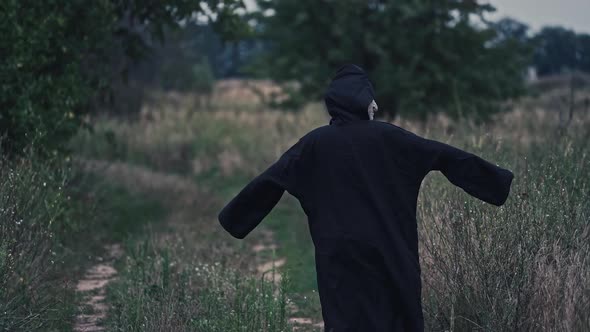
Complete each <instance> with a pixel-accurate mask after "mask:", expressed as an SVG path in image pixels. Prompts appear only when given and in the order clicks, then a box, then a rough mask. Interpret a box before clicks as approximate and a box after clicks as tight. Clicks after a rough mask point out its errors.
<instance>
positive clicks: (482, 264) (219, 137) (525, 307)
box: [76, 91, 590, 331]
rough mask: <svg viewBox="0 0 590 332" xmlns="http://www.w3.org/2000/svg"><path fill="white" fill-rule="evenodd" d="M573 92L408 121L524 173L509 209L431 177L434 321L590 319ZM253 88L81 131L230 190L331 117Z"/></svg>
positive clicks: (584, 172) (580, 325)
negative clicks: (483, 118) (230, 99)
mask: <svg viewBox="0 0 590 332" xmlns="http://www.w3.org/2000/svg"><path fill="white" fill-rule="evenodd" d="M564 93H567V91H561V92H554V93H553V94H547V95H543V96H540V97H539V98H527V99H524V100H521V101H519V102H515V103H512V104H511V105H508V106H510V107H511V108H512V111H510V112H508V113H504V114H501V115H498V116H497V117H495V118H494V121H493V122H490V123H486V124H476V123H474V122H472V121H468V120H459V121H455V120H451V119H448V118H446V117H444V116H436V117H432V118H431V119H429V121H428V122H427V123H426V124H420V123H415V122H412V121H408V120H405V119H398V120H396V124H399V125H401V126H402V127H404V128H407V129H410V130H412V131H415V132H416V133H418V134H421V135H424V136H427V137H430V138H435V139H438V140H441V141H445V142H448V143H451V144H453V145H456V146H459V147H462V148H464V149H466V150H469V151H472V152H474V153H478V154H480V155H482V156H483V157H484V158H486V159H489V160H493V161H494V162H496V163H498V164H500V165H503V166H506V167H508V168H510V169H512V170H513V171H514V172H515V175H516V178H515V182H514V185H513V188H512V195H511V197H510V199H509V201H508V202H507V204H506V205H505V206H503V207H502V208H494V207H491V206H488V205H485V204H484V203H481V202H479V201H476V200H474V199H472V198H468V197H467V195H466V194H464V193H462V192H460V190H458V189H456V188H454V187H452V186H451V185H450V184H448V183H447V182H446V181H445V179H444V178H443V177H442V176H439V175H434V174H433V175H431V176H429V177H428V178H427V179H426V181H425V183H424V186H423V188H422V193H421V196H420V204H419V208H418V213H419V221H420V224H419V229H420V238H421V249H420V250H421V257H422V267H423V281H424V291H423V299H424V310H425V318H426V323H427V326H428V328H429V329H430V330H450V331H471V330H486V331H498V330H501V331H504V330H519V331H520V330H531V331H533V330H534V331H538V330H547V331H561V330H567V331H570V330H585V329H589V328H590V318H589V315H588V312H590V289H589V287H590V259H589V258H588V257H590V239H589V233H590V226H589V223H588V222H589V220H590V198H589V197H588V192H589V188H590V177H589V175H588V174H590V159H589V154H590V147H589V146H588V141H589V140H590V132H589V131H588V129H587V128H589V127H590V126H589V124H590V114H589V112H587V111H586V110H585V109H584V100H585V98H587V97H588V96H590V92H589V91H580V92H578V94H577V96H578V97H577V98H578V102H577V105H578V106H577V111H576V113H575V114H574V119H573V121H572V122H571V123H570V124H569V126H567V127H566V128H564V127H560V115H559V112H558V110H557V109H556V106H555V105H556V104H555V101H556V100H558V101H559V100H563V98H562V97H563V94H564ZM242 97H243V96H242ZM250 98H251V97H248V96H246V97H244V99H245V100H244V99H240V98H237V97H236V99H238V100H239V101H238V102H237V104H238V105H242V107H241V108H233V107H227V108H223V109H216V110H215V111H198V110H195V109H193V108H192V107H191V106H190V103H189V102H185V103H183V102H182V101H180V102H177V103H176V104H174V106H169V105H166V104H162V103H160V104H154V105H151V106H146V107H145V108H144V109H143V110H142V113H141V116H140V118H139V119H138V120H137V121H134V122H124V123H122V122H120V120H117V119H108V118H103V119H96V122H95V123H94V125H95V129H96V132H97V133H98V134H97V135H94V136H88V135H85V134H81V136H80V137H78V138H77V140H76V145H77V147H76V148H77V150H78V151H80V153H82V154H85V155H86V156H89V157H92V158H103V159H114V160H123V161H131V162H133V163H137V164H143V165H147V166H148V167H150V168H152V169H155V170H159V171H166V172H176V173H181V174H184V175H185V176H189V177H193V178H196V179H197V181H198V183H199V184H201V185H203V186H208V187H209V188H210V189H211V190H212V192H214V193H216V194H217V195H220V196H221V197H227V196H228V195H231V194H232V193H234V192H235V190H237V189H239V188H240V186H241V185H243V184H244V183H245V181H246V179H249V178H251V176H253V175H255V174H257V172H259V171H261V170H263V169H264V168H266V167H267V166H268V164H269V163H270V162H272V161H273V160H275V159H276V158H277V157H278V156H279V155H280V154H281V153H282V152H283V151H285V149H286V148H287V147H288V146H290V145H291V144H293V143H294V142H295V141H296V140H297V139H298V138H299V137H301V136H302V135H303V134H305V133H306V132H308V131H309V130H311V129H313V128H315V127H317V126H320V125H323V124H325V123H326V122H327V118H326V115H325V111H324V109H323V106H321V105H318V104H312V105H309V106H308V107H307V108H305V109H304V110H302V111H300V112H297V113H284V112H278V111H274V110H269V109H266V108H265V107H264V106H262V105H260V104H258V101H255V102H250V103H247V102H246V100H249V99H250ZM180 100H182V98H180ZM244 104H245V105H244ZM561 112H563V110H561ZM434 197H436V199H434ZM285 218H287V217H285ZM290 221H291V220H290ZM281 224H284V225H285V226H284V227H292V226H289V225H291V223H289V222H284V223H281ZM183 243H187V242H183ZM209 243H211V242H209ZM211 245H212V244H211ZM232 245H235V244H232ZM312 272H313V271H312ZM312 272H310V274H309V275H307V276H306V277H307V278H313V277H314V276H313V275H311V273H312ZM294 282H297V280H294Z"/></svg>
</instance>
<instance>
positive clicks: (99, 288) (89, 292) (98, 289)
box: [74, 244, 123, 332]
mask: <svg viewBox="0 0 590 332" xmlns="http://www.w3.org/2000/svg"><path fill="white" fill-rule="evenodd" d="M105 252H106V257H105V258H102V257H100V258H99V259H98V262H97V263H96V264H95V265H93V266H91V267H90V268H88V269H87V270H86V272H85V274H84V277H83V278H82V279H80V280H79V281H78V284H77V285H76V292H77V293H79V294H81V295H82V303H80V307H79V312H80V313H79V314H78V315H77V316H76V321H75V324H74V331H76V332H91V331H104V327H102V326H100V321H101V320H103V319H104V318H105V317H106V315H107V311H108V306H107V304H106V303H105V297H106V287H107V285H108V284H109V283H110V282H111V281H113V280H114V278H115V277H116V275H117V270H115V268H114V267H113V262H114V261H115V260H116V259H118V258H120V257H121V256H122V254H123V250H122V249H121V245H119V244H112V245H108V246H105Z"/></svg>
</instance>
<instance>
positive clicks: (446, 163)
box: [407, 132, 514, 206]
mask: <svg viewBox="0 0 590 332" xmlns="http://www.w3.org/2000/svg"><path fill="white" fill-rule="evenodd" d="M407 138H408V139H409V141H410V142H411V145H412V146H413V147H415V148H416V150H415V151H416V153H417V154H418V157H417V158H416V160H417V161H418V163H419V164H420V165H421V166H422V170H423V174H424V175H425V174H426V173H428V172H429V171H431V170H437V171H440V172H442V173H443V174H444V176H445V177H446V178H447V179H448V180H449V181H450V182H451V183H453V184H454V185H456V186H458V187H460V188H461V189H463V190H464V191H465V192H467V193H468V194H470V195H471V196H474V197H476V198H478V199H481V200H483V201H485V202H487V203H490V204H494V205H496V206H500V205H502V204H504V202H506V199H507V198H508V195H509V193H510V186H511V184H512V179H513V178H514V175H513V174H512V172H511V171H509V170H507V169H504V168H502V167H499V166H496V165H494V164H492V163H490V162H488V161H486V160H484V159H482V158H480V157H478V156H476V155H474V154H472V153H469V152H466V151H463V150H461V149H457V148H455V147H453V146H450V145H448V144H444V143H441V142H438V141H434V140H429V139H425V138H422V137H419V136H417V135H414V134H411V133H409V132H408V136H407Z"/></svg>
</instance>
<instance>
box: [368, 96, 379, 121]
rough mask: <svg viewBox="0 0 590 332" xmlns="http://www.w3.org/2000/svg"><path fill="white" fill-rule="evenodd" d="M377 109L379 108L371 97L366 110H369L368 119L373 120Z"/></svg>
mask: <svg viewBox="0 0 590 332" xmlns="http://www.w3.org/2000/svg"><path fill="white" fill-rule="evenodd" d="M378 109H379V107H378V106H377V103H376V102H375V100H374V99H373V101H372V102H371V103H370V104H369V109H368V110H367V111H368V112H369V119H370V120H373V118H374V117H375V112H377V110H378Z"/></svg>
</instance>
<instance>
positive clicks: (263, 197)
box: [218, 140, 304, 239]
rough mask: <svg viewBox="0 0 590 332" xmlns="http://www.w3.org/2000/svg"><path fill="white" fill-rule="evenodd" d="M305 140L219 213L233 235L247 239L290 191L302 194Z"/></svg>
mask: <svg viewBox="0 0 590 332" xmlns="http://www.w3.org/2000/svg"><path fill="white" fill-rule="evenodd" d="M303 147H304V142H303V140H299V142H297V143H296V144H295V145H293V146H292V147H291V148H290V149H289V150H287V152H285V153H284V154H283V155H282V156H281V158H280V159H279V160H278V161H277V162H275V163H274V164H273V165H271V166H270V167H269V168H268V169H266V170H265V171H264V172H262V173H261V174H260V175H258V176H257V177H256V178H254V179H253V180H252V181H251V182H250V183H248V184H247V185H246V187H244V189H242V190H241V191H240V193H238V195H237V196H236V197H234V198H233V199H232V200H231V201H230V202H229V203H228V204H227V205H226V206H225V207H224V208H223V209H222V210H221V212H220V213H219V216H218V218H219V222H220V223H221V225H222V226H223V228H224V229H225V230H226V231H228V232H229V233H230V234H231V235H232V236H234V237H236V238H238V239H243V238H244V237H246V235H248V234H249V233H250V232H251V231H252V230H253V229H254V228H256V226H258V224H260V222H261V221H262V220H263V219H264V217H266V216H267V215H268V214H269V213H270V211H271V210H272V209H273V208H274V207H275V205H276V204H277V203H278V202H279V200H280V199H281V197H282V196H283V192H284V191H285V190H287V191H288V192H289V193H291V194H292V195H294V196H295V197H298V198H299V197H300V195H301V194H300V190H301V188H300V187H301V183H299V182H301V181H299V182H298V181H297V179H298V177H300V176H301V175H300V174H298V173H300V170H301V169H302V165H301V163H302V161H301V159H302V158H301V156H302V153H303Z"/></svg>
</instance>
